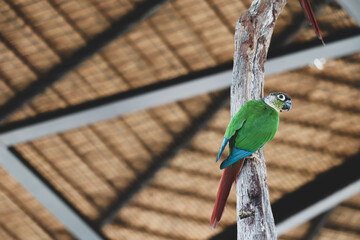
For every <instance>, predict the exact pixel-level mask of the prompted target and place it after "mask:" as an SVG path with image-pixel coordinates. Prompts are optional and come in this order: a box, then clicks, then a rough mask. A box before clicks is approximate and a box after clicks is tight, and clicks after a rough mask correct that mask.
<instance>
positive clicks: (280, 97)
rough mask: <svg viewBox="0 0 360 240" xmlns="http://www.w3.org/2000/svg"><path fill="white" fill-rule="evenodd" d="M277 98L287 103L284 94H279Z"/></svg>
mask: <svg viewBox="0 0 360 240" xmlns="http://www.w3.org/2000/svg"><path fill="white" fill-rule="evenodd" d="M277 98H278V99H279V100H280V101H285V96H284V94H279V95H277Z"/></svg>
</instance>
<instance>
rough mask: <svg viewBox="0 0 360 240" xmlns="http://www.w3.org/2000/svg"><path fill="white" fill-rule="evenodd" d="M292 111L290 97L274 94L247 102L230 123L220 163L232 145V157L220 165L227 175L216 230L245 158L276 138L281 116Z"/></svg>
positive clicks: (214, 222)
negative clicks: (226, 150)
mask: <svg viewBox="0 0 360 240" xmlns="http://www.w3.org/2000/svg"><path fill="white" fill-rule="evenodd" d="M290 108H291V98H290V97H289V95H287V94H285V93H282V92H274V93H271V94H269V95H268V96H266V97H265V98H262V99H259V100H250V101H248V102H246V103H245V104H244V106H243V107H242V108H241V109H240V110H239V111H238V112H237V113H236V114H235V116H234V117H233V118H232V119H231V121H230V123H229V125H228V127H227V129H226V132H225V137H224V141H223V143H222V145H221V147H220V150H219V153H218V155H217V158H216V162H217V161H218V160H219V158H220V156H221V154H222V152H223V151H224V149H225V147H226V145H227V144H228V143H229V156H228V157H227V158H226V159H225V160H224V161H223V162H222V163H221V165H220V169H224V171H223V174H222V177H221V180H220V186H219V189H218V193H217V196H216V201H215V206H214V210H213V213H212V216H211V220H210V226H211V227H212V228H213V229H214V228H215V227H216V226H217V224H218V222H219V221H220V219H221V216H222V213H223V211H224V208H225V204H226V200H227V198H228V196H229V192H230V189H231V186H232V184H233V182H234V181H235V179H236V176H237V175H238V174H239V172H240V170H241V167H242V166H243V164H244V158H245V157H248V156H250V155H251V154H253V153H254V152H256V151H257V150H258V149H259V148H261V147H262V146H264V145H265V143H267V142H268V141H270V140H271V139H273V138H274V136H275V133H276V131H277V129H278V125H279V112H282V111H285V110H286V111H289V110H290Z"/></svg>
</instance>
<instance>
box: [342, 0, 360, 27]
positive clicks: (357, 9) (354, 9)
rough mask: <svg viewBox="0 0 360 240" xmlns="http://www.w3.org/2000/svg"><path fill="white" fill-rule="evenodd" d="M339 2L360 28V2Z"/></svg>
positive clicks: (348, 0) (344, 0) (355, 0)
mask: <svg viewBox="0 0 360 240" xmlns="http://www.w3.org/2000/svg"><path fill="white" fill-rule="evenodd" d="M337 2H338V3H339V5H340V6H341V7H342V8H343V9H344V10H345V11H346V12H347V13H348V14H349V15H350V16H351V17H352V18H353V19H354V20H355V21H356V22H357V24H358V25H359V26H360V1H359V0H337Z"/></svg>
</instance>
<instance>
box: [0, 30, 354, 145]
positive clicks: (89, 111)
mask: <svg viewBox="0 0 360 240" xmlns="http://www.w3.org/2000/svg"><path fill="white" fill-rule="evenodd" d="M359 42H360V35H359V34H356V35H354V36H352V37H348V38H345V39H341V40H337V41H334V42H331V43H328V44H327V45H326V46H325V47H324V46H322V45H317V46H315V47H310V48H307V49H304V50H301V51H294V52H288V53H287V54H284V55H282V56H278V57H272V58H270V59H269V60H268V61H267V62H266V63H265V68H266V75H267V76H270V75H273V74H277V73H281V72H285V71H289V70H293V69H297V68H301V67H304V66H307V65H309V64H311V63H312V62H313V60H314V59H316V58H326V59H329V58H338V57H343V56H346V55H350V54H353V53H356V52H359V51H360V44H359ZM230 79H232V64H231V63H230V64H224V65H222V66H219V67H215V68H211V69H206V70H203V71H199V72H196V73H191V74H189V75H187V76H182V77H178V78H176V79H173V80H170V81H164V82H160V83H156V84H153V85H149V86H146V87H143V88H140V89H135V90H132V91H130V92H127V93H120V94H116V95H114V96H111V97H107V98H103V99H99V100H95V101H92V102H87V103H85V104H82V105H79V106H75V107H70V108H69V109H65V110H60V111H57V112H54V113H48V114H44V115H42V116H40V117H37V118H34V119H28V120H25V121H22V122H19V123H15V124H13V125H11V124H8V125H6V126H4V127H0V141H2V142H3V143H4V144H5V145H7V146H12V145H16V144H19V143H22V142H27V141H31V140H34V139H36V138H40V137H44V136H47V135H51V134H55V133H59V132H63V131H67V130H70V129H73V128H78V127H82V126H85V125H88V124H92V123H94V122H97V121H102V120H106V119H110V118H113V117H118V116H121V115H125V114H127V113H129V112H133V111H137V110H142V109H147V108H151V107H155V106H158V105H162V104H166V103H169V102H173V101H178V100H181V99H185V98H189V97H193V96H196V95H200V94H204V93H208V92H212V91H216V90H219V89H224V88H227V87H229V86H230Z"/></svg>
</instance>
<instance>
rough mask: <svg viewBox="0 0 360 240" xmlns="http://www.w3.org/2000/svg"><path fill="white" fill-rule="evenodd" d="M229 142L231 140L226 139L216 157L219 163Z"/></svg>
mask: <svg viewBox="0 0 360 240" xmlns="http://www.w3.org/2000/svg"><path fill="white" fill-rule="evenodd" d="M228 142H229V139H228V138H226V137H224V141H223V142H222V144H221V147H220V150H219V153H218V155H217V157H216V162H217V161H219V158H220V156H221V154H222V152H223V151H224V149H225V147H226V145H227V143H228Z"/></svg>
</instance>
